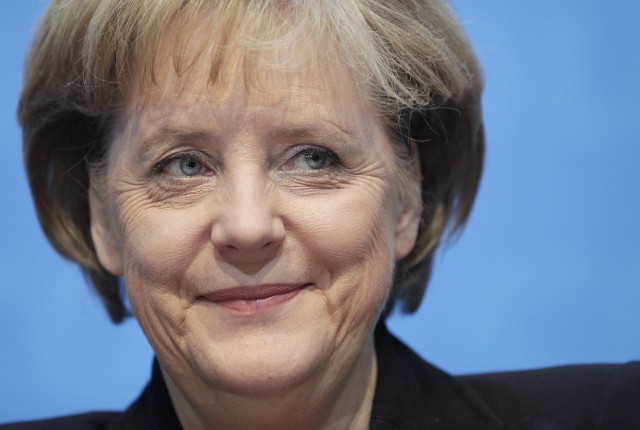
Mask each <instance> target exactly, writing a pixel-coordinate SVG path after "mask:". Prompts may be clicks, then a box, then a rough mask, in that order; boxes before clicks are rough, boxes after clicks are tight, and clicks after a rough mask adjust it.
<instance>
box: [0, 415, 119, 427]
mask: <svg viewBox="0 0 640 430" xmlns="http://www.w3.org/2000/svg"><path fill="white" fill-rule="evenodd" d="M120 415H121V414H120V413H117V412H91V413H86V414H78V415H69V416H65V417H58V418H50V419H44V420H37V421H25V422H20V423H12V424H0V430H103V429H106V428H107V426H108V425H109V424H110V423H111V422H112V421H113V420H114V419H116V418H117V417H119V416H120Z"/></svg>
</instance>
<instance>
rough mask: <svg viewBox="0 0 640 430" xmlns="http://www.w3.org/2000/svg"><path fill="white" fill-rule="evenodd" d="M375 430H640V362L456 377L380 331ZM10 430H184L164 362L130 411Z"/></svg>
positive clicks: (13, 426)
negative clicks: (163, 371) (163, 369)
mask: <svg viewBox="0 0 640 430" xmlns="http://www.w3.org/2000/svg"><path fill="white" fill-rule="evenodd" d="M376 353H377V357H378V381H377V386H376V392H375V397H374V401H373V409H372V414H371V425H370V429H371V430H500V429H508V430H511V429H518V430H525V429H526V430H558V429H566V430H596V429H602V430H640V363H639V362H634V363H629V364H625V365H597V366H593V365H592V366H570V367H558V368H550V369H543V370H534V371H526V372H505V373H496V374H486V375H472V376H463V377H453V376H450V375H448V374H446V373H444V372H442V371H441V370H439V369H437V368H435V367H434V366H432V365H430V364H429V363H427V362H425V361H423V360H422V359H421V358H420V357H418V356H417V355H416V354H415V353H414V352H413V351H411V350H410V349H409V348H407V347H406V346H405V345H404V344H403V343H402V342H400V341H399V340H398V339H396V338H395V337H394V336H392V335H391V334H390V333H389V332H388V331H387V329H386V327H385V326H384V324H380V325H379V326H378V328H377V329H376ZM0 429H2V430H26V429H29V430H32V429H33V430H37V429H42V430H62V429H64V430H98V429H100V430H177V429H181V427H180V424H179V422H178V419H177V417H176V414H175V411H174V409H173V406H172V404H171V401H170V399H169V394H168V392H167V388H166V386H165V384H164V381H163V379H162V374H161V372H160V369H159V368H158V365H157V363H156V364H154V368H153V374H152V378H151V382H150V383H149V385H147V387H146V388H145V390H144V391H143V393H142V394H141V396H140V397H139V398H138V400H136V401H135V403H133V404H132V405H131V406H130V407H129V409H127V410H126V411H125V412H122V413H117V412H104V413H91V414H82V415H73V416H70V417H63V418H56V419H49V420H43V421H32V422H26V423H19V424H9V425H5V426H0Z"/></svg>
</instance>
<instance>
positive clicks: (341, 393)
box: [164, 338, 377, 430]
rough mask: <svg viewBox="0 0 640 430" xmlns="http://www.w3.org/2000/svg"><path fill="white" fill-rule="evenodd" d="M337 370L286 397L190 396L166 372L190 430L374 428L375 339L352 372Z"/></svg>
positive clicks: (214, 393) (212, 393)
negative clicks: (372, 413) (372, 418)
mask: <svg viewBox="0 0 640 430" xmlns="http://www.w3.org/2000/svg"><path fill="white" fill-rule="evenodd" d="M337 368H340V366H334V367H327V368H325V369H324V372H319V373H321V374H319V375H317V376H316V377H315V378H310V380H309V381H307V382H306V383H305V384H303V385H301V386H298V387H295V388H293V389H292V390H289V391H288V392H286V393H278V394H277V395H273V396H256V397H247V396H238V395H235V394H231V393H226V392H219V391H214V390H208V392H206V393H202V392H198V393H194V392H188V393H187V392H185V391H183V390H181V389H180V387H178V385H176V384H175V383H174V382H173V381H172V380H171V379H170V378H169V377H168V376H167V374H166V372H164V378H165V381H166V383H167V387H168V389H169V394H170V396H171V400H172V402H173V405H174V407H175V409H176V413H177V415H178V418H179V420H180V422H181V424H182V427H183V428H184V429H185V430H205V429H210V428H216V429H222V430H235V429H247V428H260V429H278V430H288V429H301V428H304V429H309V430H345V429H348V430H361V429H368V428H369V421H370V416H371V406H372V405H373V396H374V392H375V385H376V377H377V363H376V356H375V350H374V346H373V339H372V338H370V339H369V340H368V341H367V343H366V344H365V347H364V349H363V351H362V352H361V354H360V355H359V356H358V357H357V359H356V361H355V363H354V364H353V365H352V366H350V368H348V369H346V370H344V371H342V372H339V371H337V370H336V369H337Z"/></svg>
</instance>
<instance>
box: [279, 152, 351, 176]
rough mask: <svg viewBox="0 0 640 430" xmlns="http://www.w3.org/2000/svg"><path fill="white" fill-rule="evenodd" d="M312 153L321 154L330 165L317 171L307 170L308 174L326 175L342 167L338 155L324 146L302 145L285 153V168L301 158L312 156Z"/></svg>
mask: <svg viewBox="0 0 640 430" xmlns="http://www.w3.org/2000/svg"><path fill="white" fill-rule="evenodd" d="M312 153H316V154H321V155H323V156H325V157H326V158H327V161H328V163H329V164H328V166H322V167H320V168H318V169H317V170H316V169H313V168H310V169H309V170H307V172H314V174H316V173H317V174H321V173H326V172H327V171H331V170H333V169H335V168H337V167H338V166H340V165H341V161H340V158H339V157H338V155H336V153H335V152H333V151H331V150H330V149H328V148H325V147H322V146H316V145H302V146H296V147H294V148H291V149H289V150H288V151H287V152H286V153H285V159H286V162H285V163H284V165H283V166H286V165H287V164H289V163H291V162H294V161H296V160H298V159H300V157H304V156H305V155H308V154H312ZM285 170H300V169H296V168H292V169H285Z"/></svg>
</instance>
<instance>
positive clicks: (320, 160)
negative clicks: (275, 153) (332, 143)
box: [286, 147, 338, 171]
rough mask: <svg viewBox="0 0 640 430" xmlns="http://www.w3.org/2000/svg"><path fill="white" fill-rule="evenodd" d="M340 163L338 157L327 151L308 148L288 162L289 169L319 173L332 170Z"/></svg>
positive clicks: (300, 151)
mask: <svg viewBox="0 0 640 430" xmlns="http://www.w3.org/2000/svg"><path fill="white" fill-rule="evenodd" d="M337 163H338V156H337V155H336V154H335V153H334V152H332V151H330V150H328V149H326V148H319V147H307V148H304V149H302V150H299V151H298V152H297V153H296V154H295V155H293V156H292V157H291V158H290V159H289V161H288V162H287V166H286V167H287V168H288V169H292V170H302V171H305V170H306V171H318V170H324V169H328V168H331V167H333V166H335V165H336V164H337Z"/></svg>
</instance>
